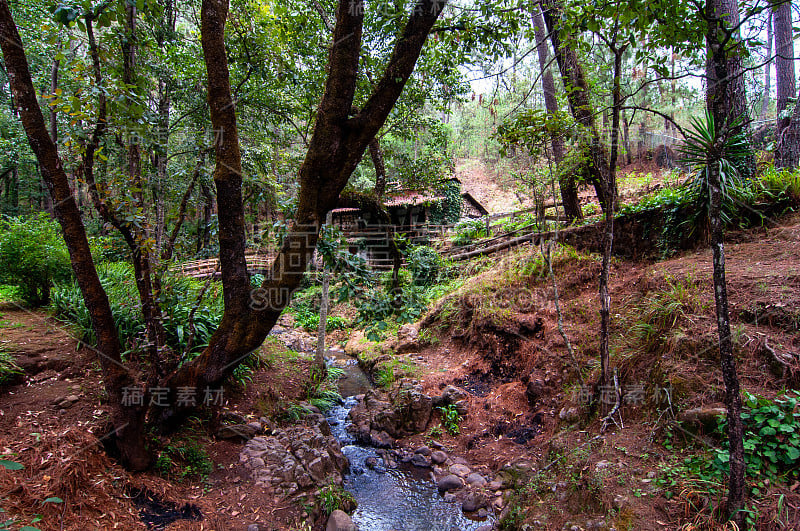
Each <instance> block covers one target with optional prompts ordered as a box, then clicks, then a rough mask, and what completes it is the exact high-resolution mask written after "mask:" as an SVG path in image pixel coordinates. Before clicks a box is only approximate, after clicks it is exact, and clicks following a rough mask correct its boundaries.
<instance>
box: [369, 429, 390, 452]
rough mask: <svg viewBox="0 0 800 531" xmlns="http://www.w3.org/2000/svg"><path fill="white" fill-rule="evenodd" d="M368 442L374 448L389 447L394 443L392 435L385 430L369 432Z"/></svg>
mask: <svg viewBox="0 0 800 531" xmlns="http://www.w3.org/2000/svg"><path fill="white" fill-rule="evenodd" d="M369 439H370V440H369V442H370V443H371V444H372V446H374V447H376V448H391V447H392V444H394V439H392V436H391V435H389V434H388V433H386V432H385V431H380V432H379V431H372V432H370V434H369Z"/></svg>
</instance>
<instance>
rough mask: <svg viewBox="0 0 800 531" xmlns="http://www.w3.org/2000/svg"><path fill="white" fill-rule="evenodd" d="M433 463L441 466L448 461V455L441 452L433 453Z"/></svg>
mask: <svg viewBox="0 0 800 531" xmlns="http://www.w3.org/2000/svg"><path fill="white" fill-rule="evenodd" d="M431 461H432V462H433V463H434V464H437V465H441V464H442V463H444V462H445V461H447V454H446V453H444V452H443V451H441V450H436V451H435V452H431Z"/></svg>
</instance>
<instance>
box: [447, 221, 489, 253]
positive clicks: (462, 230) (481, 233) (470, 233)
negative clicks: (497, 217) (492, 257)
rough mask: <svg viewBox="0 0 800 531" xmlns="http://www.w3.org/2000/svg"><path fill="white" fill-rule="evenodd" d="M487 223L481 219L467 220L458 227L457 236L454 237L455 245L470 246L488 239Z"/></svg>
mask: <svg viewBox="0 0 800 531" xmlns="http://www.w3.org/2000/svg"><path fill="white" fill-rule="evenodd" d="M487 236H488V234H487V233H486V222H485V221H483V220H480V219H467V220H464V221H462V222H460V223H458V224H457V225H456V235H455V236H454V237H453V245H456V246H459V247H460V246H464V245H469V244H470V243H472V242H474V241H475V240H479V239H481V238H486V237H487Z"/></svg>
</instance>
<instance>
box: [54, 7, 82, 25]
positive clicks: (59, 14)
mask: <svg viewBox="0 0 800 531" xmlns="http://www.w3.org/2000/svg"><path fill="white" fill-rule="evenodd" d="M80 15H81V10H80V9H78V8H76V7H72V6H67V5H63V4H62V5H59V6H56V8H55V9H54V10H53V20H55V21H56V22H58V23H59V24H63V25H64V26H69V25H70V24H71V23H72V22H74V21H75V19H77V18H78V17H79V16H80Z"/></svg>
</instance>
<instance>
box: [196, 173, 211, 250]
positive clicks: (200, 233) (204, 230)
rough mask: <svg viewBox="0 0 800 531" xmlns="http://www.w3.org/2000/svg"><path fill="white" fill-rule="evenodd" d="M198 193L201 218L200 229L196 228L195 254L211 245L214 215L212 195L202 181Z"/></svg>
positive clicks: (208, 187) (209, 188)
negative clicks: (201, 205) (201, 200)
mask: <svg viewBox="0 0 800 531" xmlns="http://www.w3.org/2000/svg"><path fill="white" fill-rule="evenodd" d="M200 193H201V195H202V196H203V217H202V222H201V223H202V227H198V228H197V253H200V251H202V250H203V249H207V248H208V246H209V245H211V218H212V216H213V215H214V194H213V193H212V191H211V187H210V186H208V185H207V184H206V183H205V182H203V180H202V179H201V180H200Z"/></svg>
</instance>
